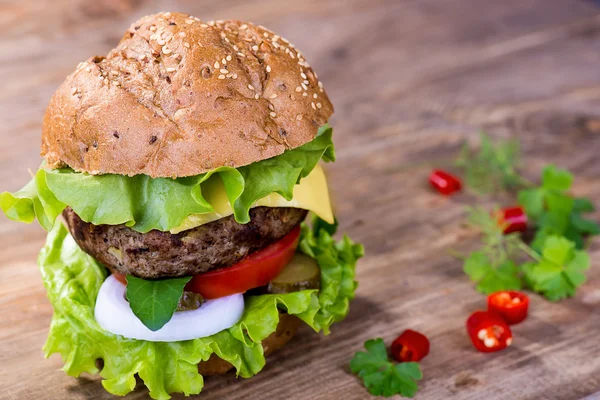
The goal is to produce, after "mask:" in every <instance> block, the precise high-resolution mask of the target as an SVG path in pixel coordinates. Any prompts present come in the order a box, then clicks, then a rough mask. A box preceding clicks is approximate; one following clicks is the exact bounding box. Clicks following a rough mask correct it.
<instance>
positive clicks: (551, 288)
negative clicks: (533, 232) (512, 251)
mask: <svg viewBox="0 0 600 400" xmlns="http://www.w3.org/2000/svg"><path fill="white" fill-rule="evenodd" d="M589 267H590V259H589V256H588V254H587V253H585V252H584V251H581V250H576V249H575V244H574V243H573V242H571V241H569V240H567V239H565V238H564V237H560V236H548V237H547V238H546V240H545V241H544V245H543V250H542V254H541V258H540V259H539V260H538V261H537V262H535V263H528V264H525V265H523V267H522V268H523V272H524V273H525V277H526V280H527V282H528V283H529V284H530V285H531V287H532V288H533V289H534V290H535V291H536V292H538V293H541V294H543V295H544V296H545V297H546V298H547V299H549V300H551V301H557V300H560V299H563V298H566V297H571V296H573V295H574V294H575V290H576V289H577V288H578V287H579V286H581V285H582V284H583V283H584V282H585V280H586V278H585V275H584V273H583V271H585V270H587V269H588V268H589Z"/></svg>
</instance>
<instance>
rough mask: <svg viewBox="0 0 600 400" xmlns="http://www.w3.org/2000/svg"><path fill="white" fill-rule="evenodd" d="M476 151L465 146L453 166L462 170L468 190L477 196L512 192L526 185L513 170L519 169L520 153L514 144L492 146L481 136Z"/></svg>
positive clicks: (487, 137)
mask: <svg viewBox="0 0 600 400" xmlns="http://www.w3.org/2000/svg"><path fill="white" fill-rule="evenodd" d="M480 138H481V144H480V147H479V149H478V150H474V149H471V148H470V147H469V145H468V144H465V145H464V147H463V149H462V152H461V155H460V157H459V158H458V160H457V162H456V165H458V166H460V167H463V168H464V170H465V180H466V183H467V185H468V186H469V187H471V188H473V189H474V190H475V191H477V192H479V193H490V192H495V191H502V190H510V189H515V188H517V187H519V186H521V185H523V184H524V183H525V182H526V181H525V179H524V178H522V177H521V176H520V175H519V173H518V171H517V168H518V167H519V166H520V164H521V162H520V158H521V150H520V145H519V142H518V141H517V140H514V139H511V140H499V141H497V143H496V144H494V143H493V142H492V140H491V138H490V137H489V136H488V135H487V134H486V133H485V132H481V134H480Z"/></svg>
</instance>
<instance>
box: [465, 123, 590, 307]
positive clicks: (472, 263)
mask: <svg viewBox="0 0 600 400" xmlns="http://www.w3.org/2000/svg"><path fill="white" fill-rule="evenodd" d="M518 161H519V157H518V143H516V142H513V141H508V142H507V141H505V142H500V143H499V144H498V145H494V144H493V143H492V142H491V140H490V138H489V137H488V136H487V135H485V134H482V136H481V148H480V150H479V152H476V151H474V150H471V149H469V148H467V150H463V154H462V156H461V159H460V160H459V162H460V164H461V165H463V166H465V172H466V174H467V183H468V184H469V185H472V186H474V187H473V188H474V189H475V190H477V191H483V192H485V191H489V190H488V189H493V188H494V187H493V186H494V185H496V184H497V185H498V186H499V187H500V188H503V189H520V191H519V192H518V194H517V197H518V201H519V204H520V205H521V206H522V207H523V208H524V209H525V212H526V214H527V218H528V224H529V226H530V227H533V228H534V230H535V233H534V237H533V240H532V242H531V245H527V244H526V243H525V242H524V241H523V238H522V236H521V234H520V233H518V232H514V233H510V234H504V230H505V228H506V227H505V226H502V225H501V223H500V222H499V220H498V218H496V215H497V214H496V213H490V212H488V211H486V210H485V209H482V208H469V211H468V212H469V223H470V224H471V225H472V226H474V227H476V228H477V229H479V230H480V231H481V232H482V234H483V238H482V246H481V248H480V249H478V250H476V251H474V252H472V253H470V254H469V255H468V256H467V257H465V258H464V266H463V269H464V271H465V273H466V274H467V275H468V276H469V277H470V278H471V280H472V281H474V282H476V283H477V287H476V288H477V290H478V291H480V292H483V293H486V294H489V293H492V292H496V291H500V290H519V289H521V288H523V287H528V288H530V289H531V290H533V291H535V292H537V293H540V294H542V295H543V296H545V297H546V298H547V299H548V300H551V301H557V300H560V299H563V298H565V297H570V296H573V295H574V294H575V291H576V289H577V287H579V286H580V285H581V284H583V282H585V275H584V271H585V270H587V269H588V268H589V256H588V255H587V253H585V251H583V250H581V249H583V248H584V247H585V239H586V238H587V237H589V236H592V235H598V234H600V226H599V225H598V224H597V223H596V222H595V221H592V220H589V219H586V218H585V217H584V216H583V214H585V213H589V212H592V211H594V205H593V204H592V202H591V201H590V200H589V199H587V198H577V197H574V196H572V195H571V194H570V193H569V190H570V189H571V186H572V184H573V179H574V178H573V175H572V174H571V173H569V172H568V171H567V170H564V169H560V168H557V167H555V166H554V165H547V166H546V167H545V168H544V169H543V171H542V177H541V184H540V185H539V186H535V185H533V184H532V183H530V182H528V181H527V180H526V179H525V178H522V177H520V176H519V175H518V173H517V167H518ZM486 181H487V182H488V183H486V184H483V182H486ZM494 182H495V183H494ZM486 185H487V186H486ZM527 259H529V260H527ZM532 260H533V261H532Z"/></svg>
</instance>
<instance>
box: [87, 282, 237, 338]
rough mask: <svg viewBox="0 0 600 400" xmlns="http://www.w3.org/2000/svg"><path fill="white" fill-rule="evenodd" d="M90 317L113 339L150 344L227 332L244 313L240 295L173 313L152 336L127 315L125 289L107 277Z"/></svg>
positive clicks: (135, 318)
mask: <svg viewBox="0 0 600 400" xmlns="http://www.w3.org/2000/svg"><path fill="white" fill-rule="evenodd" d="M94 313H95V316H96V321H98V324H100V326H101V327H102V328H103V329H105V330H107V331H109V332H111V333H114V334H116V335H122V336H125V337H127V338H131V339H138V340H147V341H150V342H176V341H180V340H190V339H197V338H202V337H206V336H210V335H214V334H215V333H218V332H221V331H222V330H224V329H227V328H231V327H232V326H233V325H234V324H235V323H236V322H238V321H239V320H240V318H241V317H242V314H243V313H244V295H243V294H242V293H238V294H232V295H231V296H226V297H221V298H219V299H214V300H206V301H205V302H204V303H203V304H202V306H201V307H200V308H198V309H197V310H189V311H177V312H175V314H173V318H171V320H170V321H169V322H167V323H166V324H165V326H163V327H162V328H160V329H159V330H157V331H156V332H152V331H151V330H150V329H148V328H146V326H145V325H144V324H142V322H141V321H140V320H139V319H138V318H137V317H136V316H135V315H134V314H133V311H131V307H129V303H128V302H127V300H125V285H123V284H122V283H121V282H119V281H118V280H117V279H116V278H115V277H114V276H113V275H111V276H109V277H108V278H107V279H106V280H105V281H104V283H103V284H102V287H100V292H99V293H98V298H97V299H96V308H95V310H94Z"/></svg>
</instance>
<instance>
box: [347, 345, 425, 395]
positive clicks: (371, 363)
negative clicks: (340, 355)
mask: <svg viewBox="0 0 600 400" xmlns="http://www.w3.org/2000/svg"><path fill="white" fill-rule="evenodd" d="M365 349H366V350H367V351H366V352H364V351H359V352H357V353H356V354H355V355H354V357H353V358H352V361H350V370H351V371H352V372H353V373H355V374H358V376H360V377H361V378H362V380H363V382H364V384H365V386H366V387H367V390H368V391H369V393H371V394H372V395H375V396H384V397H391V396H393V395H395V394H400V395H401V396H405V397H413V396H414V395H415V394H416V393H417V390H418V389H419V387H418V385H417V383H416V382H415V381H417V380H420V379H421V378H423V374H422V373H421V369H420V368H419V364H418V363H416V362H404V363H400V364H394V363H392V362H390V361H389V360H388V355H387V350H386V348H385V343H384V342H383V339H381V338H378V339H371V340H367V341H366V342H365Z"/></svg>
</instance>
